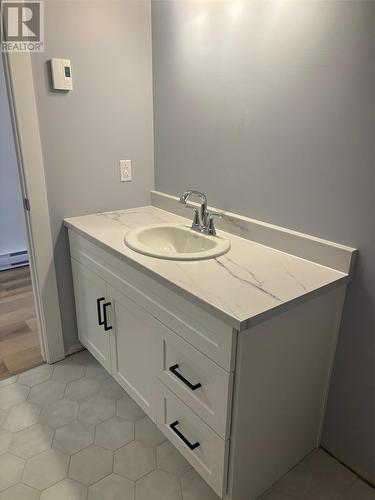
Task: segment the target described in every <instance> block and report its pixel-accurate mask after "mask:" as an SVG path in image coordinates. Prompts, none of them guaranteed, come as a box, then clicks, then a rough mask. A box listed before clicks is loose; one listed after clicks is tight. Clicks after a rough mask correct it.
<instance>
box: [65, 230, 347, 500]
mask: <svg viewBox="0 0 375 500" xmlns="http://www.w3.org/2000/svg"><path fill="white" fill-rule="evenodd" d="M69 241H70V248H71V257H72V270H73V281H74V292H75V300H76V309H77V321H78V331H79V338H80V341H81V342H82V344H83V345H84V346H85V347H86V348H87V349H88V350H89V351H90V352H91V353H92V354H93V355H94V356H95V357H96V359H98V361H99V362H100V363H102V365H103V366H104V367H105V368H106V369H107V370H108V371H109V372H110V373H111V374H112V376H113V378H114V379H115V380H116V381H117V382H118V383H119V384H120V385H121V386H122V387H123V388H124V389H125V390H126V391H127V392H128V394H129V395H130V396H131V397H132V398H133V399H134V400H135V401H136V402H137V403H138V404H139V405H140V406H141V407H142V408H143V409H144V411H145V412H146V413H147V415H149V417H150V418H151V419H153V420H154V421H155V422H156V423H157V425H158V427H159V428H160V429H161V431H162V432H163V433H164V434H165V435H166V436H167V438H168V439H169V440H170V441H171V442H172V443H173V444H174V445H175V446H176V447H177V449H178V450H179V451H180V452H181V453H182V454H183V455H184V457H185V458H186V459H187V460H188V461H189V462H190V464H191V465H192V466H193V467H194V468H195V470H196V471H197V472H198V473H199V474H200V475H201V476H202V477H203V478H204V480H205V481H206V482H207V483H208V484H209V485H210V486H211V488H212V489H213V490H214V491H215V492H216V493H217V495H219V497H221V498H223V499H227V500H253V499H255V498H256V497H257V496H258V495H260V494H261V493H262V492H263V491H265V490H266V489H267V488H269V487H270V486H271V485H272V484H273V482H275V481H276V480H277V479H279V478H280V477H281V476H282V475H283V474H285V473H286V472H287V471H288V470H289V469H291V468H292V467H293V466H295V465H296V464H297V463H298V462H299V461H300V460H301V459H302V458H303V457H304V456H305V455H306V454H307V453H309V452H310V451H311V450H312V449H313V448H315V447H316V446H318V445H319V442H320V431H321V425H322V421H323V416H324V411H325V400H326V395H327V391H328V386H329V379H330V372H331V366H332V362H333V354H334V350H335V342H336V334H337V331H338V327H339V322H340V318H341V311H342V305H343V301H344V297H345V290H346V284H345V283H344V284H341V285H340V286H335V287H331V288H329V289H328V290H326V291H325V292H324V293H321V294H316V295H313V296H311V297H310V298H309V299H308V300H304V301H300V302H299V303H297V304H295V305H294V306H293V307H290V308H284V309H282V310H281V311H280V312H278V313H277V314H276V313H274V314H272V315H269V317H268V318H267V319H264V320H263V321H262V322H259V323H256V322H255V323H254V324H251V325H250V326H249V328H247V329H245V330H242V331H237V330H236V329H234V328H233V327H231V326H230V325H229V324H228V323H226V322H224V321H222V320H221V319H220V317H218V316H216V315H215V314H214V313H211V312H208V311H207V310H206V309H204V308H203V307H200V305H199V304H198V305H197V303H195V302H194V300H193V299H191V300H189V299H188V298H186V297H185V296H183V295H181V294H179V293H177V292H176V291H175V290H174V289H173V288H171V287H169V286H167V285H165V284H163V283H162V282H160V281H157V280H155V279H154V278H153V277H151V276H149V275H148V274H147V272H145V271H144V270H141V269H140V268H139V267H136V266H135V265H132V264H131V263H128V261H125V260H122V259H121V258H119V257H117V256H116V254H115V253H113V252H111V251H108V250H105V249H104V248H102V247H101V246H100V245H98V244H96V243H95V242H94V241H93V240H90V239H89V238H86V237H85V236H83V235H81V234H79V233H78V232H75V231H74V230H73V229H71V228H70V229H69Z"/></svg>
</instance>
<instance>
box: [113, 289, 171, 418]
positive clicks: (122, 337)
mask: <svg viewBox="0 0 375 500" xmlns="http://www.w3.org/2000/svg"><path fill="white" fill-rule="evenodd" d="M109 291H110V295H111V303H112V312H113V315H112V317H113V318H114V332H113V334H112V339H113V342H112V376H113V378H114V379H115V380H116V381H117V382H118V383H119V384H120V385H121V386H122V387H123V388H124V389H125V391H126V392H128V393H129V395H130V396H131V397H132V398H133V399H134V400H135V401H136V402H137V403H138V404H139V406H140V407H141V408H142V409H143V410H144V411H145V412H146V413H147V415H148V416H149V417H150V418H151V419H153V420H154V421H156V407H155V381H156V364H157V363H156V359H157V357H156V352H155V349H156V346H157V341H156V337H157V335H158V334H159V329H160V328H161V327H162V325H161V323H159V322H158V321H157V320H156V319H155V318H153V317H152V316H151V315H150V314H148V313H147V312H146V311H145V310H144V309H142V308H141V307H139V306H138V305H137V304H136V303H135V302H133V301H132V300H131V299H129V298H128V297H127V296H126V295H124V294H123V293H121V292H119V291H118V290H115V289H113V288H110V290H109Z"/></svg>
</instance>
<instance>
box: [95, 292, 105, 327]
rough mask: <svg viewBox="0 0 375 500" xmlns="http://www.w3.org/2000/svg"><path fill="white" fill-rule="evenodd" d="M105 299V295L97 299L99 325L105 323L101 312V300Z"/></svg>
mask: <svg viewBox="0 0 375 500" xmlns="http://www.w3.org/2000/svg"><path fill="white" fill-rule="evenodd" d="M103 300H105V297H100V299H96V308H97V311H98V325H99V326H100V325H104V321H103V320H102V315H101V312H100V304H101V302H103Z"/></svg>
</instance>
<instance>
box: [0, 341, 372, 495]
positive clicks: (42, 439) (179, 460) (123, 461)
mask: <svg viewBox="0 0 375 500" xmlns="http://www.w3.org/2000/svg"><path fill="white" fill-rule="evenodd" d="M262 498H263V499H267V500H288V499H289V500H293V499H296V498H299V499H301V498H303V499H306V500H343V499H345V500H375V496H374V490H373V489H372V488H370V487H369V486H367V485H366V484H365V483H363V482H362V481H360V480H359V479H358V478H357V477H356V476H355V475H354V474H353V473H352V472H350V471H349V470H348V469H346V468H345V467H343V466H342V465H340V464H339V463H338V462H337V461H336V460H334V459H332V458H331V457H330V456H328V455H327V454H326V453H324V452H323V451H316V452H314V453H312V454H311V455H310V456H309V457H307V458H306V459H305V460H304V461H303V462H301V463H300V464H299V465H298V466H297V467H296V468H295V469H293V470H292V471H291V472H289V474H287V475H286V476H285V477H284V478H282V479H281V480H280V481H278V482H277V483H276V484H275V485H274V486H273V488H272V489H271V490H269V491H268V492H267V493H266V494H265V495H263V496H262ZM0 500H217V497H216V495H215V494H214V493H213V492H212V491H211V489H210V488H208V486H206V484H205V483H204V481H203V480H201V479H200V477H199V476H198V474H196V472H195V471H194V470H193V469H192V468H191V467H190V466H189V464H188V463H187V462H186V460H185V459H184V458H183V457H182V456H181V455H180V454H179V453H178V452H177V451H176V450H175V448H174V447H173V446H172V445H171V444H169V442H168V441H166V440H165V438H164V436H163V434H161V432H160V431H159V430H158V429H157V428H156V426H155V425H154V424H153V423H152V422H151V420H150V419H149V418H148V417H146V416H145V414H144V413H143V411H142V410H141V409H140V408H139V407H138V406H137V405H136V404H135V403H134V402H133V401H132V400H131V399H130V398H129V396H128V395H127V394H126V393H125V392H124V391H123V390H122V388H121V387H120V386H119V385H118V384H117V383H116V382H114V381H113V380H112V379H111V378H110V377H109V376H108V374H107V372H106V371H105V370H104V369H103V368H102V367H101V366H100V365H99V364H98V363H97V362H96V361H95V360H94V358H92V356H91V355H90V354H89V353H88V352H87V351H83V352H81V353H78V354H76V355H74V356H70V357H69V358H67V359H66V360H64V361H62V362H60V363H57V364H56V365H54V366H48V365H42V366H39V367H37V368H33V369H31V370H29V371H27V372H24V373H22V374H21V375H18V376H17V377H12V378H10V379H7V380H4V381H2V382H0Z"/></svg>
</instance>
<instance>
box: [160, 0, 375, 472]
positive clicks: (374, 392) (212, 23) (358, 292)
mask: <svg viewBox="0 0 375 500" xmlns="http://www.w3.org/2000/svg"><path fill="white" fill-rule="evenodd" d="M152 6H153V12H152V31H153V71H154V135H155V181H156V188H157V189H158V190H160V191H166V192H168V193H171V194H174V195H179V194H180V193H181V192H182V191H184V190H185V189H186V188H195V189H199V190H201V191H204V192H206V193H207V194H208V200H209V203H210V204H212V205H213V206H216V207H219V208H223V209H225V210H229V211H232V212H238V213H242V214H244V215H247V216H249V217H253V218H255V219H260V220H263V221H267V222H271V223H274V224H279V225H281V226H285V227H288V228H291V229H296V230H297V231H302V232H306V233H308V234H313V235H316V236H320V237H322V238H327V239H329V240H333V241H337V242H338V243H344V244H347V245H350V246H353V247H356V248H359V252H360V253H359V259H358V265H357V269H356V274H355V279H354V282H353V283H352V284H351V285H350V287H349V291H348V296H347V300H346V304H345V310H344V317H343V322H342V327H341V332H340V336H339V342H338V349H337V354H336V359H335V367H334V373H333V380H332V386H331V390H330V395H329V401H328V409H327V415H326V421H325V427H324V433H323V444H324V445H325V446H326V447H327V448H328V449H329V450H330V451H331V452H332V453H334V454H335V455H336V456H338V457H339V458H340V459H342V460H343V461H344V462H345V463H346V464H348V465H350V466H351V467H353V468H354V469H355V470H356V471H357V472H359V473H360V474H362V475H363V476H365V477H367V478H368V479H370V480H373V481H375V464H374V458H375V457H374V442H375V440H374V431H375V428H374V422H375V415H374V408H375V406H374V397H375V388H374V382H375V377H374V336H375V325H374V308H375V290H374V282H375V268H374V253H375V248H374V226H375V220H374V213H375V210H374V200H375V195H374V170H375V169H374V149H373V148H374V137H375V130H374V88H375V84H374V62H375V56H374V40H375V37H374V12H375V2H371V1H361V0H358V1H357V0H354V1H350V0H347V1H330V0H325V1H315V0H312V1H309V0H307V1H306V0H299V1H295V0H281V1H280V0H275V1H263V0H262V1H258V0H247V1H240V0H233V1H205V0H200V1H183V0H177V1H168V0H164V1H161V2H159V1H156V2H153V3H152Z"/></svg>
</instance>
